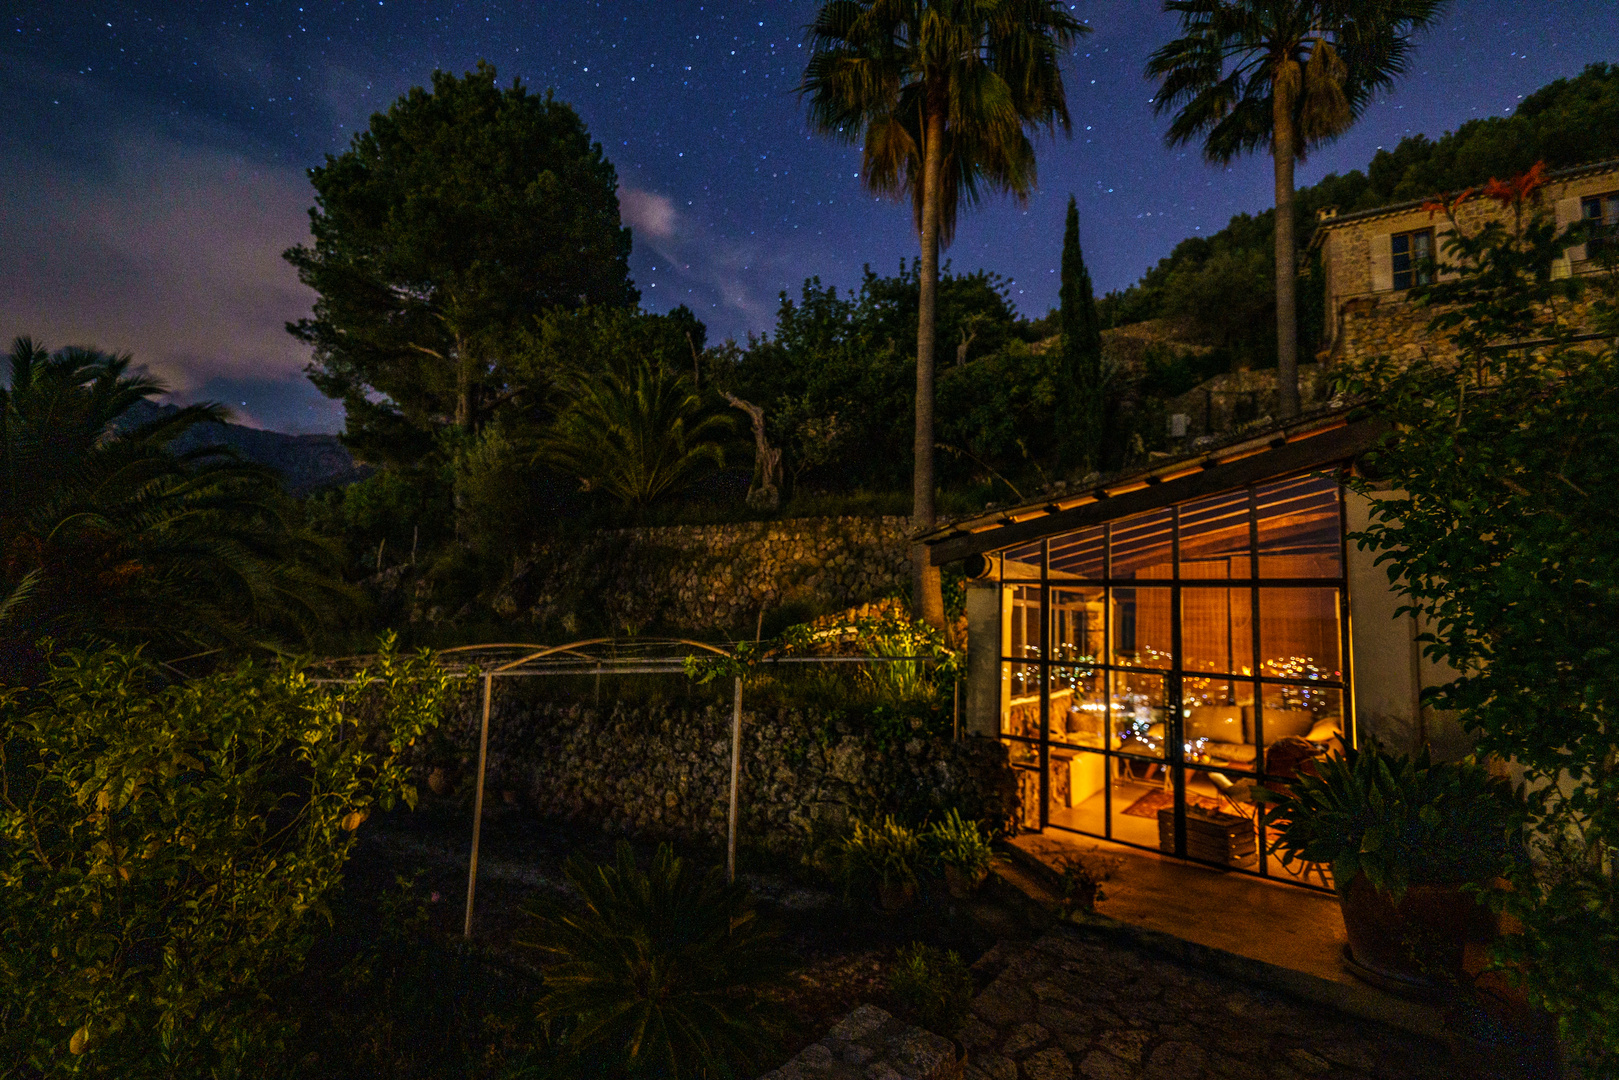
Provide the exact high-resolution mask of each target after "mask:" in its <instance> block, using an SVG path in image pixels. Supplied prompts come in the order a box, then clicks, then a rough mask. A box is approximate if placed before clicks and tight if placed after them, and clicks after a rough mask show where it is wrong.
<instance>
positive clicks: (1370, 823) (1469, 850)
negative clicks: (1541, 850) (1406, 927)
mask: <svg viewBox="0 0 1619 1080" xmlns="http://www.w3.org/2000/svg"><path fill="white" fill-rule="evenodd" d="M1315 766H1316V770H1317V775H1315V776H1311V775H1309V774H1302V775H1300V776H1299V777H1298V778H1297V779H1295V780H1294V781H1292V783H1291V785H1290V786H1289V788H1288V790H1287V792H1285V793H1280V794H1279V793H1276V792H1272V791H1270V790H1268V789H1263V788H1261V789H1257V790H1256V791H1255V798H1257V799H1258V800H1260V801H1261V802H1264V803H1268V804H1270V805H1271V806H1272V807H1273V809H1272V810H1271V811H1270V816H1271V820H1272V821H1273V822H1274V823H1275V825H1276V828H1277V831H1278V836H1277V839H1276V841H1275V850H1276V852H1277V854H1279V855H1280V856H1281V859H1282V863H1283V865H1287V866H1291V865H1292V864H1293V863H1294V862H1296V861H1303V862H1314V863H1325V864H1327V865H1329V866H1331V867H1332V878H1333V881H1334V883H1335V884H1336V885H1337V887H1338V889H1339V890H1340V891H1342V890H1344V889H1347V888H1348V887H1349V883H1350V882H1351V881H1353V880H1354V879H1355V877H1356V876H1357V875H1360V874H1364V875H1365V876H1366V880H1367V882H1368V883H1370V884H1371V885H1372V886H1373V887H1374V888H1377V889H1378V890H1380V891H1382V892H1386V893H1388V894H1389V895H1390V896H1391V897H1393V898H1394V899H1395V900H1396V901H1398V900H1399V899H1400V897H1402V896H1403V895H1405V892H1406V890H1407V889H1409V888H1410V887H1411V886H1413V885H1459V884H1482V883H1484V882H1487V881H1489V880H1490V879H1492V878H1496V877H1500V876H1501V875H1502V874H1504V873H1506V872H1507V871H1508V870H1509V869H1510V868H1511V866H1512V863H1513V861H1514V859H1515V858H1516V856H1517V854H1518V849H1519V847H1520V846H1521V845H1520V844H1519V843H1518V842H1517V841H1516V840H1515V836H1516V834H1517V833H1518V831H1519V830H1520V829H1521V826H1522V814H1521V809H1520V799H1519V797H1518V796H1516V795H1515V794H1514V793H1513V791H1512V788H1511V786H1510V784H1509V783H1508V782H1507V781H1506V780H1505V779H1502V778H1499V777H1495V776H1491V775H1490V773H1489V770H1487V769H1486V768H1485V767H1484V766H1483V765H1481V764H1479V763H1478V761H1476V760H1474V759H1472V758H1469V759H1467V760H1465V761H1459V762H1441V763H1437V764H1436V763H1434V762H1433V761H1431V760H1430V758H1429V756H1428V751H1427V750H1426V749H1424V750H1423V751H1421V752H1420V753H1418V754H1416V755H1415V756H1412V755H1398V756H1396V755H1394V754H1390V753H1389V752H1387V751H1385V750H1382V749H1380V748H1377V747H1371V748H1363V749H1360V750H1348V751H1346V752H1345V753H1343V754H1342V755H1337V754H1334V755H1331V756H1329V757H1326V758H1322V759H1319V760H1318V761H1317V762H1316V763H1315Z"/></svg>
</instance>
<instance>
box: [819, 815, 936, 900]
mask: <svg viewBox="0 0 1619 1080" xmlns="http://www.w3.org/2000/svg"><path fill="white" fill-rule="evenodd" d="M923 857H924V853H923V849H922V838H921V837H919V836H918V835H917V834H916V832H915V831H914V830H912V829H909V828H907V827H906V826H904V825H902V824H900V823H899V822H897V821H895V820H894V819H893V818H892V817H884V818H883V819H882V821H881V822H879V823H877V824H875V825H867V824H866V823H865V822H863V821H861V820H860V819H859V818H856V819H855V820H854V821H853V822H852V823H851V825H850V827H849V832H848V834H847V835H845V836H844V837H843V838H842V839H841V840H839V841H838V843H837V848H836V855H835V859H836V867H837V875H838V877H839V878H840V879H841V881H842V882H843V887H844V889H845V891H849V890H852V889H855V888H875V887H878V886H889V885H899V886H903V885H915V884H916V882H917V878H918V876H919V874H920V872H921V869H922V864H923Z"/></svg>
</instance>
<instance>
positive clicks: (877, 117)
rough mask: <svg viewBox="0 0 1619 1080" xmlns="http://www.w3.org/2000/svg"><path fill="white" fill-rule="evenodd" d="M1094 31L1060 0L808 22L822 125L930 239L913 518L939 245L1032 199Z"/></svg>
mask: <svg viewBox="0 0 1619 1080" xmlns="http://www.w3.org/2000/svg"><path fill="white" fill-rule="evenodd" d="M1088 31H1089V27H1087V26H1084V25H1083V24H1081V23H1080V22H1079V21H1078V20H1076V19H1075V18H1074V17H1073V16H1072V15H1070V14H1069V13H1068V8H1067V5H1065V4H1063V3H1060V2H1059V0H828V2H827V3H826V4H825V5H824V6H823V7H822V8H821V10H820V13H819V14H818V15H817V17H816V20H815V23H814V24H813V25H812V26H811V28H810V50H811V51H810V59H809V64H808V66H807V67H806V68H805V70H804V82H803V85H802V86H801V87H800V92H801V93H803V94H804V95H805V96H806V97H807V98H808V99H809V118H810V125H811V126H812V127H813V128H814V129H815V130H816V131H818V132H819V133H821V134H823V135H829V136H831V137H833V138H836V139H839V140H841V141H843V142H847V143H851V144H852V143H862V144H863V146H864V153H863V158H864V163H863V166H862V168H861V178H862V180H863V182H864V183H865V185H866V187H868V188H869V189H871V190H872V191H874V192H877V193H878V194H880V195H886V196H890V197H895V198H903V197H906V196H909V197H910V199H911V204H912V211H913V213H914V215H915V219H916V229H917V232H918V233H919V234H920V236H921V242H922V264H921V275H920V276H921V282H920V284H921V296H920V312H919V315H918V319H917V328H916V440H915V446H914V453H915V464H914V483H913V493H912V511H911V516H912V520H911V524H912V525H913V527H916V528H920V529H925V528H928V527H930V526H932V525H933V523H934V520H935V511H934V477H933V357H934V317H935V311H936V305H937V294H938V287H939V248H940V246H941V245H944V246H948V245H949V243H950V240H951V237H952V236H953V235H954V233H955V227H956V211H957V209H958V207H959V206H961V205H963V204H965V205H967V206H973V205H976V204H977V203H978V201H979V200H980V199H981V198H982V197H983V195H984V194H985V193H986V191H988V192H1008V193H1010V194H1012V195H1014V196H1015V197H1017V198H1018V199H1020V200H1022V199H1026V198H1027V197H1028V195H1029V193H1030V192H1031V191H1033V190H1034V185H1035V162H1034V146H1033V144H1032V143H1031V142H1030V138H1029V136H1030V134H1031V133H1032V132H1036V131H1038V130H1039V129H1041V128H1045V129H1046V130H1048V131H1055V130H1056V129H1057V128H1058V127H1060V128H1062V129H1063V130H1064V131H1067V130H1068V127H1069V118H1068V104H1067V98H1066V95H1065V93H1064V91H1063V83H1062V71H1061V69H1060V68H1059V66H1058V58H1059V56H1060V55H1061V53H1062V52H1064V51H1065V50H1067V49H1068V48H1070V47H1071V46H1072V45H1073V43H1074V42H1075V41H1076V40H1078V38H1079V36H1080V35H1082V34H1084V33H1087V32H1088ZM912 560H913V575H912V580H913V584H914V589H913V593H912V595H913V598H914V599H913V603H914V605H915V607H916V613H917V615H918V617H920V618H922V619H924V620H926V621H927V622H928V623H929V624H931V625H933V626H938V627H942V626H943V625H944V602H943V597H942V595H941V592H940V582H939V572H938V570H937V569H936V568H934V567H932V566H931V565H929V562H928V558H927V553H926V551H925V550H923V549H922V548H921V547H920V546H918V547H917V549H916V550H915V551H914V552H913V555H912Z"/></svg>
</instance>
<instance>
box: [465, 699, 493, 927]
mask: <svg viewBox="0 0 1619 1080" xmlns="http://www.w3.org/2000/svg"><path fill="white" fill-rule="evenodd" d="M494 681H495V677H494V676H493V675H485V676H484V677H483V726H482V728H481V730H480V731H479V733H478V788H477V793H476V794H475V795H474V796H473V797H472V865H471V866H469V867H467V921H466V925H465V926H463V927H462V929H461V936H462V937H464V938H466V939H467V940H468V941H471V940H472V893H473V891H474V890H475V889H476V888H477V887H478V834H479V833H480V832H481V831H482V829H483V772H484V765H485V763H486V762H487V761H488V760H489V693H490V688H491V687H492V686H493V684H494Z"/></svg>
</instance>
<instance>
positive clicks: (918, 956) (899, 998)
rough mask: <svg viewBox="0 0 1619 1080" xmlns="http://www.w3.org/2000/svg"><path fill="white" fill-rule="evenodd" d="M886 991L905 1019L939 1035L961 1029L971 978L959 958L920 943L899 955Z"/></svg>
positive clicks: (971, 989) (951, 952) (952, 952)
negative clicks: (892, 997) (891, 995)
mask: <svg viewBox="0 0 1619 1080" xmlns="http://www.w3.org/2000/svg"><path fill="white" fill-rule="evenodd" d="M888 989H889V992H890V993H892V994H893V995H894V999H895V1001H896V1002H897V1003H898V1005H899V1007H900V1012H901V1014H902V1015H904V1016H905V1018H906V1019H908V1020H910V1021H911V1022H912V1023H915V1024H917V1025H918V1026H920V1027H924V1028H927V1029H928V1030H929V1031H932V1032H936V1033H938V1034H941V1035H951V1034H954V1033H955V1031H956V1030H957V1029H958V1028H960V1027H961V1022H962V1021H963V1020H965V1019H966V1018H967V1009H968V1007H969V1006H970V1005H971V1004H972V999H973V980H972V975H971V973H970V972H969V971H968V970H967V965H966V964H965V963H963V962H962V959H961V957H960V955H959V954H957V953H956V952H955V951H953V950H952V951H950V952H944V951H942V950H940V949H936V948H934V947H933V946H932V945H925V944H923V943H922V942H920V941H918V942H913V943H912V944H911V945H909V946H907V947H906V948H903V949H901V950H900V951H899V958H898V959H897V960H895V961H894V966H893V967H892V968H890V969H889V971H888Z"/></svg>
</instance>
